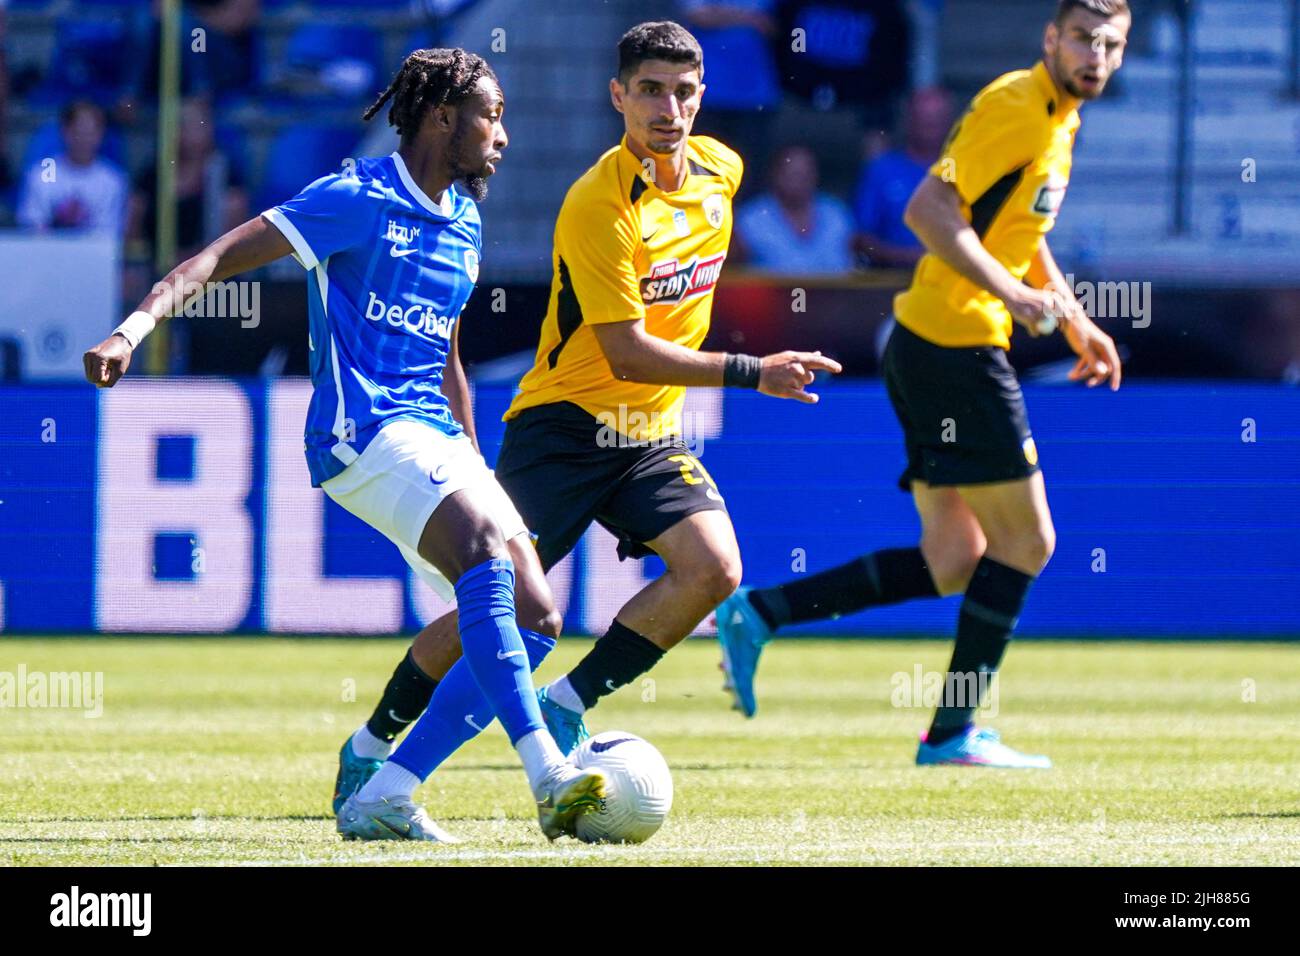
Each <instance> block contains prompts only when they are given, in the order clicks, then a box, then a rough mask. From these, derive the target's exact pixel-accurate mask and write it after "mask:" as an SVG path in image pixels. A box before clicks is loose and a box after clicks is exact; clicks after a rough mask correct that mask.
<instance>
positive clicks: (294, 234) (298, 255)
mask: <svg viewBox="0 0 1300 956" xmlns="http://www.w3.org/2000/svg"><path fill="white" fill-rule="evenodd" d="M262 218H263V219H265V220H266V221H267V222H269V223H270V224H271V225H273V226H275V228H276V229H279V230H280V232H281V233H283V234H284V238H286V239H288V240H289V244H290V245H292V246H293V257H294V258H295V259H297V260H298V265H300V266H302V267H303V268H304V269H315V268H316V267H317V266H318V265H320V261H319V260H318V259H317V258H316V253H314V252H312V249H311V246H309V245H308V244H307V240H306V239H304V238H303V237H302V233H301V232H299V231H298V227H297V226H295V225H294V224H293V223H291V222H290V221H289V219H288V217H287V216H285V214H284V213H282V212H280V210H278V209H274V208H272V209H268V210H266V211H265V212H263V213H262Z"/></svg>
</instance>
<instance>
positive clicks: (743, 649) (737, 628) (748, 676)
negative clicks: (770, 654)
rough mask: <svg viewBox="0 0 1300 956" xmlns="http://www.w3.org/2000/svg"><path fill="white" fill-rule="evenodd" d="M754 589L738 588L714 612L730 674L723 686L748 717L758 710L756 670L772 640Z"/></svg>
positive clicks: (723, 659)
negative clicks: (752, 593) (757, 607)
mask: <svg viewBox="0 0 1300 956" xmlns="http://www.w3.org/2000/svg"><path fill="white" fill-rule="evenodd" d="M751 590H753V589H752V588H745V587H742V588H737V589H736V593H735V594H733V595H731V597H729V598H727V599H726V600H725V601H723V602H722V603H721V604H719V605H718V609H717V610H716V611H715V612H714V617H715V619H716V620H717V622H718V643H719V644H721V645H722V667H723V670H724V671H726V673H727V682H726V684H724V689H725V690H729V691H731V696H732V698H733V700H734V701H735V704H734V707H735V709H736V710H739V711H740V712H741V713H742V714H744V715H745V716H746V717H753V716H754V714H755V713H756V712H757V711H758V698H757V696H756V695H755V694H754V672H755V671H757V670H758V657H759V655H760V654H762V653H763V645H764V644H766V643H767V642H768V641H769V640H771V639H772V631H771V630H770V629H769V628H768V626H767V623H766V622H765V621H764V620H763V618H762V617H760V616H759V613H758V611H756V610H754V605H752V604H750V603H749V592H750V591H751Z"/></svg>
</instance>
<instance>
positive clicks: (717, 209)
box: [703, 193, 726, 229]
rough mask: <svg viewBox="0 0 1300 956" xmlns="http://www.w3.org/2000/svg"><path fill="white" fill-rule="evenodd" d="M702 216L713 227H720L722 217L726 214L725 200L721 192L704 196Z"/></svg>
mask: <svg viewBox="0 0 1300 956" xmlns="http://www.w3.org/2000/svg"><path fill="white" fill-rule="evenodd" d="M703 206H704V218H705V219H707V220H708V223H709V225H710V226H712V227H713V228H714V229H721V228H722V217H723V216H725V215H726V208H725V202H724V200H723V198H722V195H721V194H718V193H715V194H714V195H712V196H706V197H704V203H703Z"/></svg>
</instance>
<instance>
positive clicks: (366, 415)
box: [262, 153, 483, 485]
mask: <svg viewBox="0 0 1300 956" xmlns="http://www.w3.org/2000/svg"><path fill="white" fill-rule="evenodd" d="M262 215H263V216H264V217H265V218H266V219H267V221H269V222H270V223H271V224H272V225H274V226H275V227H276V228H277V229H279V230H280V232H282V233H284V235H285V237H286V238H287V239H288V240H289V242H290V243H292V244H293V249H294V258H295V259H297V260H298V262H299V263H300V264H301V265H302V266H303V268H305V269H307V270H308V271H309V272H310V275H309V276H308V278H307V300H308V313H309V335H310V338H309V341H308V345H309V347H310V349H311V352H310V360H311V380H312V385H313V386H314V390H313V393H312V398H311V405H310V407H309V409H308V412H307V426H306V436H305V437H306V451H307V467H308V469H309V470H310V472H311V480H312V484H313V485H319V484H320V483H321V482H323V481H326V480H328V479H329V478H332V477H334V476H335V475H337V474H338V473H339V472H341V471H342V470H343V469H344V468H346V467H347V466H348V465H350V464H351V463H352V462H354V461H356V459H357V456H358V455H360V454H361V452H362V451H363V450H364V449H365V447H366V445H367V444H369V443H370V440H371V439H372V438H374V437H375V435H376V434H377V433H378V432H379V429H380V428H382V427H383V426H384V425H386V424H387V423H388V422H392V421H397V420H398V419H406V418H413V419H419V420H420V421H423V422H427V423H428V424H430V425H432V426H434V427H435V428H438V429H440V430H441V431H443V432H445V433H446V434H448V435H458V434H460V432H461V427H460V424H459V423H458V422H457V421H456V419H455V417H454V416H453V415H452V414H451V409H450V407H449V406H448V405H447V399H446V397H445V396H444V395H443V394H442V388H441V385H442V376H443V370H444V368H445V367H446V364H447V355H448V352H449V351H450V348H451V335H452V332H453V329H454V327H455V324H456V320H457V319H458V318H459V317H460V313H461V311H462V310H463V309H464V308H465V303H466V302H467V301H469V296H470V293H471V292H473V291H474V283H475V281H477V279H478V266H479V256H480V255H481V254H482V251H483V244H482V223H481V221H480V220H479V214H478V207H477V206H476V205H475V204H474V201H473V200H472V199H470V198H469V197H468V196H465V195H464V194H462V193H460V192H458V191H457V190H456V189H455V188H451V189H448V190H446V192H444V193H443V197H442V202H441V203H437V202H434V201H433V200H432V199H430V198H429V197H428V196H427V195H425V193H424V192H423V191H422V190H421V189H420V187H419V186H418V185H416V183H415V181H414V180H413V179H412V178H411V174H410V172H409V171H408V170H407V168H406V164H405V163H404V162H403V161H402V158H401V157H400V156H399V155H398V154H397V153H393V154H391V155H389V156H383V157H375V158H367V159H361V160H358V161H357V163H356V166H355V169H348V170H345V171H343V172H340V173H334V174H331V175H329V176H324V177H322V178H321V179H318V180H316V181H315V182H314V183H312V184H311V185H310V186H308V187H307V188H306V189H304V190H303V191H302V192H300V193H299V194H298V195H297V196H295V197H294V198H293V199H290V200H289V201H288V202H286V203H283V204H281V205H279V206H276V207H274V208H273V209H268V210H267V211H266V212H264V213H262Z"/></svg>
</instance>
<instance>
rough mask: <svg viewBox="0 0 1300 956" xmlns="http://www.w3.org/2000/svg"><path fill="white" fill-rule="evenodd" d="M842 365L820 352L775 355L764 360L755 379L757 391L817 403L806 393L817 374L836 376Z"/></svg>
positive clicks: (814, 398)
mask: <svg viewBox="0 0 1300 956" xmlns="http://www.w3.org/2000/svg"><path fill="white" fill-rule="evenodd" d="M843 370H844V369H843V366H841V365H840V363H839V362H837V361H835V360H834V359H831V358H827V357H826V356H824V355H822V353H821V352H777V353H776V354H775V355H766V356H764V357H763V369H762V372H761V373H760V376H759V380H758V390H759V391H760V392H762V393H763V394H764V395H773V396H775V397H776V398H793V399H795V400H797V401H800V402H807V403H808V404H810V405H812V404H816V402H817V395H816V394H814V393H812V392H805V391H804V386H806V385H811V384H812V383H813V380H814V379H815V378H816V373H817V372H818V371H823V372H833V373H834V374H836V375H838V374H839V373H840V372H842V371H843Z"/></svg>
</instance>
